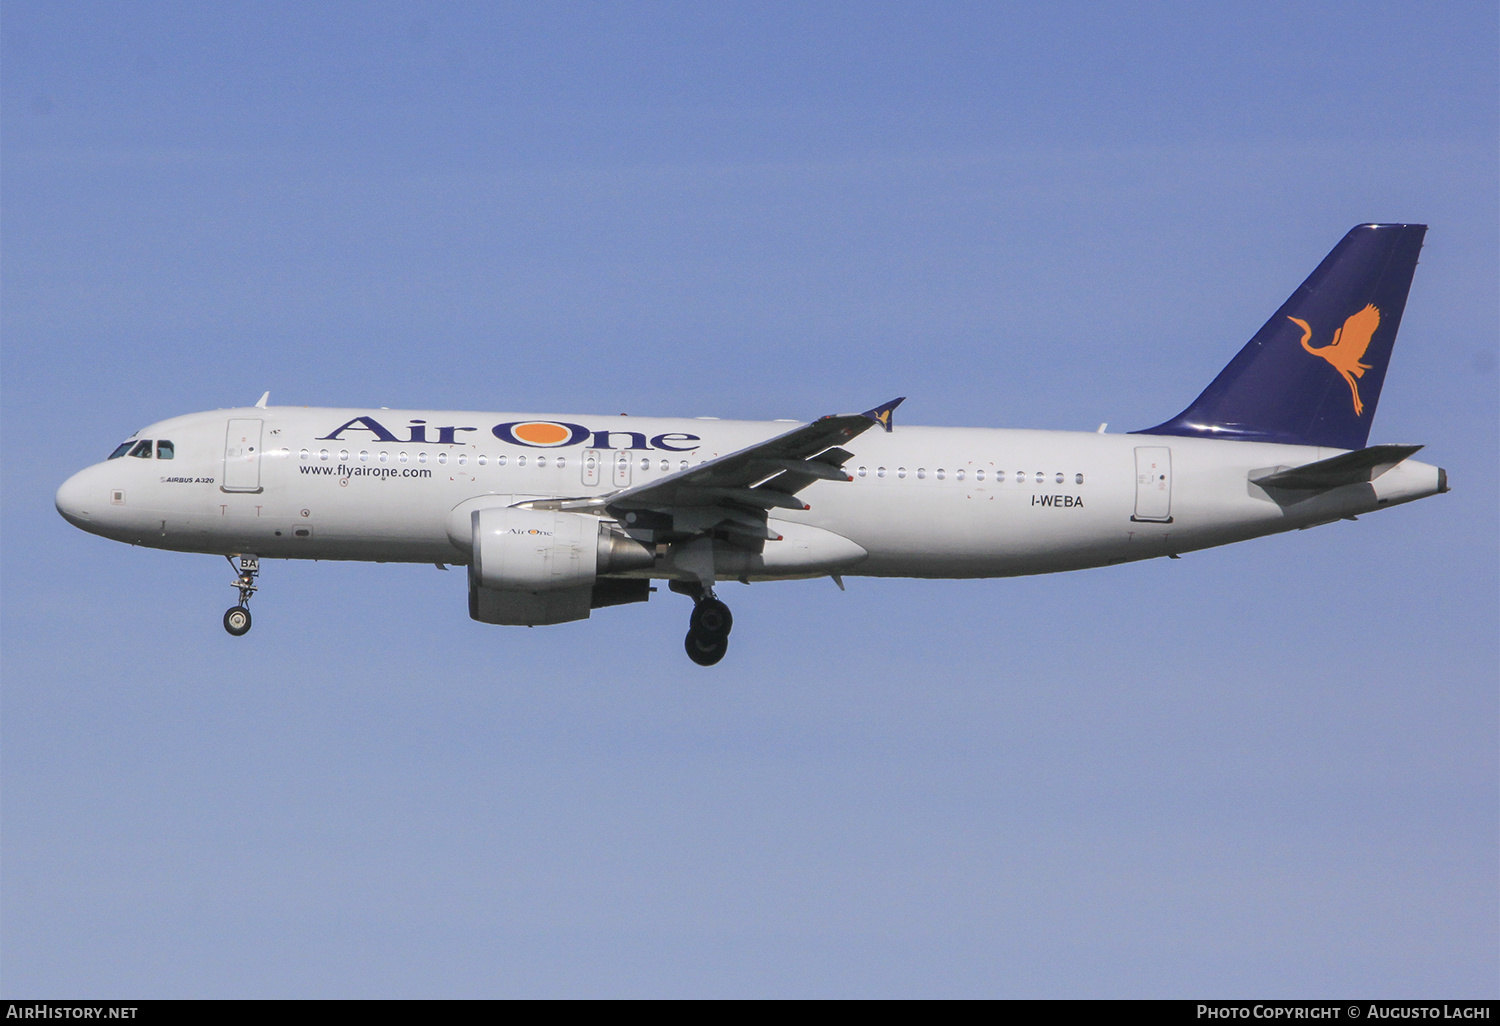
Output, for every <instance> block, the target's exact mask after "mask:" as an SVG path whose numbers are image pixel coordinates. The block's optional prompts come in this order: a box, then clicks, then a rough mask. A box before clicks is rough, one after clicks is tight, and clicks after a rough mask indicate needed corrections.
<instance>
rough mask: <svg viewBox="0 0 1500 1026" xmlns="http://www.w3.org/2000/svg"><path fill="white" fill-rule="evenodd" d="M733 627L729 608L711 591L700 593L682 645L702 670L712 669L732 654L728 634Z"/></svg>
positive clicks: (706, 590) (704, 590)
mask: <svg viewBox="0 0 1500 1026" xmlns="http://www.w3.org/2000/svg"><path fill="white" fill-rule="evenodd" d="M733 627H734V616H733V615H732V614H731V613H730V612H729V607H728V606H726V605H725V604H724V603H722V602H720V601H719V600H718V599H716V598H714V594H713V592H712V591H709V590H708V589H706V588H704V589H701V590H700V591H699V593H698V595H697V596H696V600H695V601H694V603H693V615H692V617H691V618H690V619H689V620H688V633H687V639H686V640H685V641H684V643H683V647H684V648H686V649H687V654H688V658H689V659H691V660H692V661H693V662H695V663H697V664H698V665H699V666H712V665H713V664H714V663H717V662H718V661H719V660H720V659H723V658H724V653H725V652H728V651H729V632H730V630H731V629H733Z"/></svg>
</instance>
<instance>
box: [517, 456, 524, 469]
mask: <svg viewBox="0 0 1500 1026" xmlns="http://www.w3.org/2000/svg"><path fill="white" fill-rule="evenodd" d="M516 466H518V467H524V466H526V457H525V456H517V457H516Z"/></svg>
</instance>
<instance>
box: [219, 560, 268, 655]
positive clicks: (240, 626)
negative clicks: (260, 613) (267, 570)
mask: <svg viewBox="0 0 1500 1026" xmlns="http://www.w3.org/2000/svg"><path fill="white" fill-rule="evenodd" d="M224 558H225V559H227V560H229V565H230V566H232V567H233V566H235V563H234V557H233V556H225V557H224ZM259 576H260V559H259V557H256V556H241V557H240V562H239V566H237V567H235V578H234V587H235V589H236V590H237V591H239V593H240V604H239V605H237V606H230V607H229V608H228V609H226V610H225V611H224V629H225V630H226V631H228V632H229V633H230V634H232V635H233V636H234V637H236V638H238V637H240V636H242V635H244V634H246V633H248V632H249V630H250V596H251V595H254V594H255V592H256V590H257V589H256V586H255V579H256V578H257V577H259Z"/></svg>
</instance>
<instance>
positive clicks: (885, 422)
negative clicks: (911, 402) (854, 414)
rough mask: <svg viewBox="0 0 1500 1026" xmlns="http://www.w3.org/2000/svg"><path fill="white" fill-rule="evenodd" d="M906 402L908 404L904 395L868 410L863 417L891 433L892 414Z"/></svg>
mask: <svg viewBox="0 0 1500 1026" xmlns="http://www.w3.org/2000/svg"><path fill="white" fill-rule="evenodd" d="M904 402H906V396H904V395H903V396H901V397H900V398H897V399H892V400H891V401H890V402H888V403H881V404H880V405H879V406H877V407H875V408H874V409H873V410H866V411H865V412H864V413H863V414H862V415H861V416H865V417H869V418H870V419H871V420H873V421H874V422H875V423H877V424H879V425H880V426H881V427H883V428H885V429H886V431H890V430H891V414H892V413H895V412H896V407H898V406H900V405H901V404H902V403H904Z"/></svg>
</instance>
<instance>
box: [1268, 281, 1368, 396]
mask: <svg viewBox="0 0 1500 1026" xmlns="http://www.w3.org/2000/svg"><path fill="white" fill-rule="evenodd" d="M1287 320H1289V321H1291V322H1292V323H1293V324H1295V325H1297V326H1298V327H1300V328H1301V329H1302V348H1303V349H1306V350H1307V351H1308V352H1309V353H1312V354H1313V355H1314V356H1321V357H1322V358H1323V359H1325V360H1327V361H1328V362H1329V363H1330V364H1332V365H1333V369H1334V370H1336V371H1338V372H1339V373H1340V374H1342V375H1343V376H1344V380H1345V381H1347V382H1349V391H1350V392H1352V393H1353V394H1354V415H1355V416H1356V417H1358V416H1361V415H1362V414H1363V413H1364V412H1365V404H1364V403H1362V402H1360V399H1359V384H1358V382H1356V381H1355V380H1354V379H1355V378H1362V377H1364V376H1365V371H1367V370H1369V369H1370V368H1371V365H1370V364H1368V363H1360V362H1359V361H1360V360H1362V359H1364V356H1365V350H1366V349H1369V348H1370V339H1371V338H1373V337H1374V335H1375V329H1376V328H1378V327H1380V311H1379V310H1378V309H1376V307H1375V304H1373V303H1371V304H1368V305H1366V307H1365V308H1364V309H1363V310H1361V311H1360V312H1359V313H1357V314H1351V315H1350V316H1349V319H1348V320H1347V321H1345V322H1344V326H1343V327H1342V328H1340V329H1339V330H1338V331H1335V332H1334V333H1333V341H1332V342H1330V343H1328V344H1327V345H1326V346H1324V347H1323V348H1321V349H1314V348H1313V347H1312V346H1310V345H1308V344H1307V341H1308V339H1310V338H1312V328H1310V327H1308V324H1307V322H1306V321H1304V320H1300V319H1299V318H1296V317H1288V318H1287Z"/></svg>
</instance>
